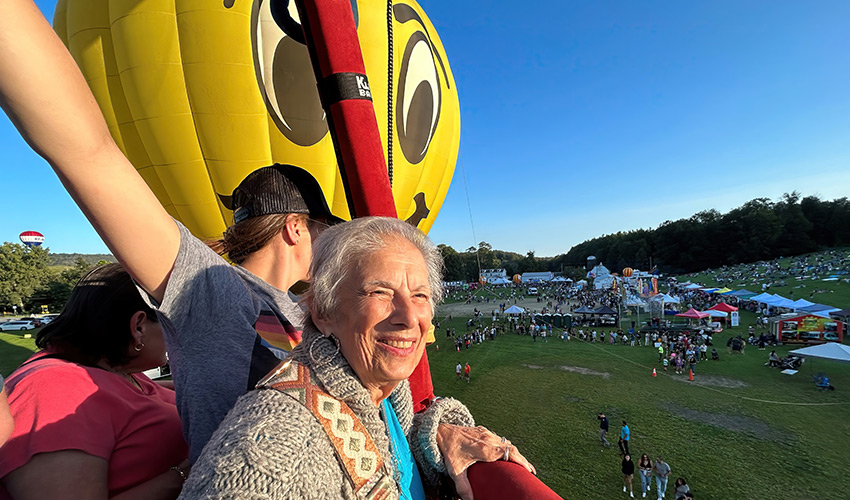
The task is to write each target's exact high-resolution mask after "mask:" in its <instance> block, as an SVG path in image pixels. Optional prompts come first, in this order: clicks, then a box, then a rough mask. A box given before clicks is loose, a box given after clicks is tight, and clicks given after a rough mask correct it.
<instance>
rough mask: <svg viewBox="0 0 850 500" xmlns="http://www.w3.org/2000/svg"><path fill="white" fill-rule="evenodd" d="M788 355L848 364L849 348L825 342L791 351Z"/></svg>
mask: <svg viewBox="0 0 850 500" xmlns="http://www.w3.org/2000/svg"><path fill="white" fill-rule="evenodd" d="M788 354H793V355H794V356H803V357H808V358H820V359H828V360H831V361H840V362H842V363H850V347H848V346H846V345H844V344H839V343H838V342H826V343H824V344H820V345H813V346H811V347H804V348H802V349H794V350H793V351H788Z"/></svg>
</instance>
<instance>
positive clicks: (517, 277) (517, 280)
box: [511, 274, 522, 284]
mask: <svg viewBox="0 0 850 500" xmlns="http://www.w3.org/2000/svg"><path fill="white" fill-rule="evenodd" d="M511 280H512V281H513V282H514V283H517V284H519V283H522V276H520V275H519V274H514V277H513V278H511Z"/></svg>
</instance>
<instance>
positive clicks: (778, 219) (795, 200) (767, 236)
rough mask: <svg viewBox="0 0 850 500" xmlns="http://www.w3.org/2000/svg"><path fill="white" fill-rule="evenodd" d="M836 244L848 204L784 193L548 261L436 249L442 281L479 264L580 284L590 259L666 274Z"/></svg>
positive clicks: (485, 250) (469, 277) (473, 273)
mask: <svg viewBox="0 0 850 500" xmlns="http://www.w3.org/2000/svg"><path fill="white" fill-rule="evenodd" d="M842 246H850V200H848V199H847V198H846V197H845V198H839V199H836V200H829V201H828V200H821V199H820V198H819V197H817V196H806V197H802V198H801V196H800V194H799V193H797V192H793V193H786V194H784V195H783V196H782V197H781V198H780V199H779V200H778V201H775V202H774V201H771V200H770V199H768V198H756V199H753V200H750V201H748V202H746V203H744V204H743V205H742V206H740V207H737V208H734V209H732V210H730V211H729V212H727V213H725V214H722V213H720V212H718V211H717V210H705V211H702V212H699V213H696V214H694V215H692V216H691V217H689V218H686V219H679V220H675V221H666V222H664V223H662V224H661V225H659V226H658V227H657V228H656V229H638V230H634V231H623V232H617V233H614V234H607V235H603V236H600V237H598V238H593V239H590V240H587V241H584V242H582V243H579V244H578V245H575V246H574V247H572V248H571V249H570V250H569V251H568V252H566V253H564V254H560V255H558V256H555V257H536V256H535V255H534V252H528V253H527V254H526V255H525V256H522V255H520V254H517V253H512V252H504V251H500V250H493V249H492V247H491V246H490V245H489V244H488V243H486V242H481V243H480V244H479V245H478V248H475V247H469V248H467V249H466V250H465V251H463V252H458V251H456V250H455V249H453V248H452V247H450V246H447V245H439V247H440V250H441V251H442V253H443V258H444V259H445V261H446V280H449V281H459V280H465V281H475V280H477V279H478V261H479V260H480V261H481V268H482V269H490V268H504V269H505V270H506V271H507V274H508V277H509V278H510V276H512V275H514V274H517V273H523V272H531V271H553V272H562V273H563V274H564V276H566V277H571V278H573V279H581V278H582V277H584V274H585V272H584V266H585V264H586V262H587V257H589V256H594V257H596V258H597V260H598V261H599V262H601V263H603V264H605V266H606V267H607V268H608V269H610V270H611V271H612V272H618V271H619V270H620V269H623V268H625V267H632V268H638V269H642V270H649V269H650V268H652V267H654V266H657V267H658V269H659V270H660V271H661V272H663V273H664V274H668V275H669V274H685V273H692V272H696V271H702V270H705V269H709V268H714V267H720V266H723V265H733V264H740V263H749V262H756V261H760V260H773V259H777V258H780V257H790V256H795V255H802V254H806V253H810V252H816V251H819V250H824V249H828V248H834V247H842Z"/></svg>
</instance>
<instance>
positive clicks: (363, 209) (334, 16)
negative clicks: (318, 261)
mask: <svg viewBox="0 0 850 500" xmlns="http://www.w3.org/2000/svg"><path fill="white" fill-rule="evenodd" d="M296 4H297V6H298V11H299V14H300V17H301V26H302V27H303V29H304V38H305V40H306V42H307V48H308V50H309V52H310V60H311V61H312V63H313V70H314V72H315V74H316V81H317V82H318V83H319V95H320V96H321V99H322V106H323V107H324V108H325V111H326V113H327V119H328V127H329V129H330V132H331V136H332V138H333V144H334V149H335V151H336V155H337V163H338V164H339V167H340V175H341V176H342V179H343V185H344V186H345V191H346V197H347V199H348V205H349V211H350V212H351V216H352V218H353V217H363V216H367V215H382V216H386V217H397V214H396V209H395V202H394V201H393V193H392V188H391V187H390V181H389V177H388V175H387V163H386V159H385V158H384V151H383V145H382V144H381V135H380V132H379V130H378V121H377V118H376V117H375V109H374V106H373V105H372V93H371V89H370V87H369V81H368V78H367V77H366V66H365V64H364V63H363V54H362V52H361V50H360V40H359V39H358V37H357V28H356V26H355V24H354V13H353V12H352V10H351V0H298V1H297V2H296Z"/></svg>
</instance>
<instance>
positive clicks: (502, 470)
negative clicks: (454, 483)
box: [467, 460, 561, 500]
mask: <svg viewBox="0 0 850 500" xmlns="http://www.w3.org/2000/svg"><path fill="white" fill-rule="evenodd" d="M467 477H468V478H469V484H470V485H471V486H472V491H473V493H474V494H475V500H491V499H492V500H497V499H503V498H510V499H513V500H525V499H528V500H556V499H561V497H560V496H559V495H558V494H557V493H555V492H554V491H552V489H551V488H549V487H548V486H546V485H545V484H543V481H541V480H540V479H538V478H537V476H535V475H534V474H532V473H530V472H528V471H527V470H526V469H525V467H523V466H521V465H519V464H517V463H514V462H505V461H502V460H499V461H496V462H478V463H476V464H472V465H471V466H470V467H469V469H468V471H467Z"/></svg>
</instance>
